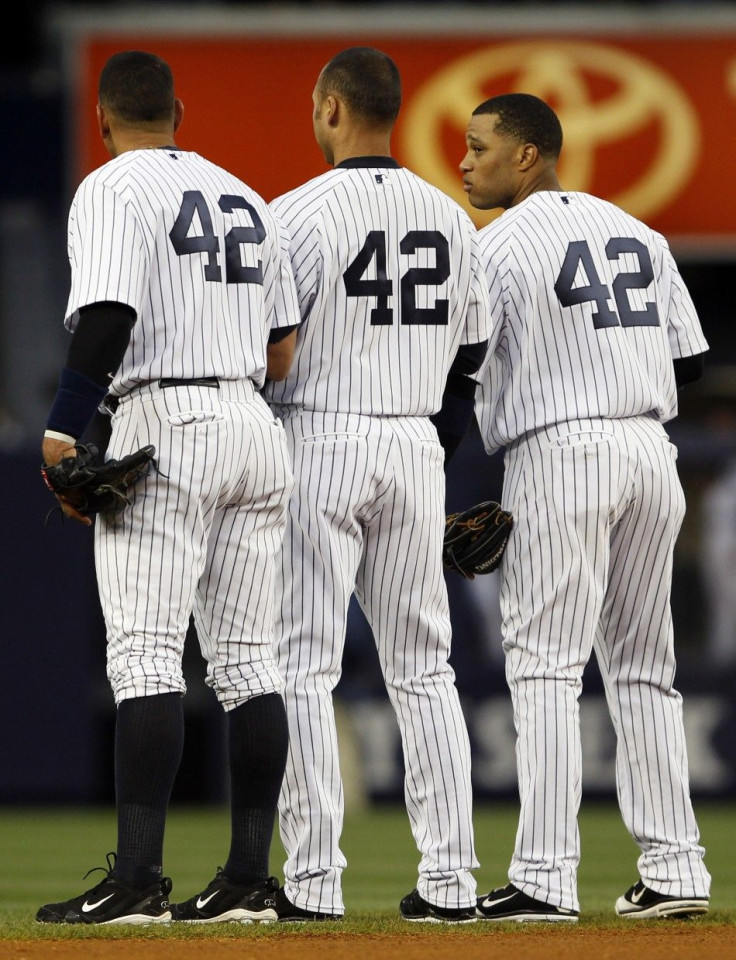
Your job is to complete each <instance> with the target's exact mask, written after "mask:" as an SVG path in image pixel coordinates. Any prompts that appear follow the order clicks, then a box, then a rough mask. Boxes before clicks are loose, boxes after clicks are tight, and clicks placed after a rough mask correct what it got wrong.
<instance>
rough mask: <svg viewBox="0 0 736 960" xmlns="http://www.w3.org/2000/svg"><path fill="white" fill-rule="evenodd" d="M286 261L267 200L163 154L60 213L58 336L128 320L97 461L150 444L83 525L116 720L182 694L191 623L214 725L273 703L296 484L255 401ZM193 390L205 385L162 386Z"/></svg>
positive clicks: (95, 187)
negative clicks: (256, 699) (96, 319)
mask: <svg viewBox="0 0 736 960" xmlns="http://www.w3.org/2000/svg"><path fill="white" fill-rule="evenodd" d="M93 227H94V229H93ZM287 250H288V237H287V236H286V235H285V234H283V233H282V230H281V228H280V227H279V225H278V224H277V223H276V221H275V220H274V218H273V216H272V215H271V213H270V211H269V210H268V207H267V205H266V203H265V201H263V200H262V199H261V198H260V197H259V196H258V195H257V194H256V193H254V192H253V191H252V190H251V189H250V188H249V187H248V186H246V184H244V183H242V182H241V181H240V180H238V179H237V178H236V177H234V176H232V175H231V174H229V173H227V172H226V171H225V170H223V169H221V168H220V167H217V166H215V165H214V164H212V163H210V162H209V161H207V160H205V159H204V158H202V157H201V156H199V155H198V154H196V153H188V152H184V151H181V150H178V149H175V148H171V149H169V148H166V149H155V150H135V151H130V152H126V153H123V154H121V155H120V156H119V157H117V158H116V159H114V160H111V161H110V162H108V163H107V164H105V165H104V166H102V167H100V168H99V169H98V170H96V171H94V172H93V173H91V174H90V175H89V176H88V177H87V178H86V179H85V180H84V181H83V182H82V184H81V185H80V187H79V189H78V191H77V193H76V196H75V198H74V201H73V203H72V207H71V211H70V215H69V259H70V263H71V268H72V280H71V293H70V298H69V303H68V307H67V325H68V326H69V327H70V328H73V327H74V325H75V317H76V316H77V311H78V310H79V308H80V307H83V306H85V305H87V304H91V303H95V302H99V301H117V302H120V303H125V304H129V305H130V306H131V307H133V308H134V309H135V310H136V312H137V315H138V319H137V322H136V323H135V326H134V327H133V332H132V336H131V340H130V344H129V346H128V348H127V351H126V353H125V356H124V358H123V361H122V364H121V366H120V369H119V370H118V372H117V374H116V375H115V377H114V378H113V380H112V383H111V387H110V394H111V396H112V397H114V398H117V409H116V412H115V413H114V416H113V421H112V436H111V440H110V445H109V447H108V455H109V456H112V457H117V456H120V455H123V454H125V453H129V452H131V451H132V450H134V449H136V448H138V447H140V446H141V445H143V444H147V443H152V444H154V445H155V447H156V451H157V457H158V471H153V470H152V471H151V472H150V473H149V475H148V476H147V477H146V479H145V482H143V483H141V484H139V485H138V486H136V488H135V491H134V497H133V503H132V505H131V506H130V507H129V508H126V509H125V511H123V513H122V514H121V515H120V516H119V517H118V520H117V521H112V520H106V519H104V518H102V517H100V518H99V519H98V520H97V522H96V524H95V559H96V566H97V576H98V584H99V591H100V598H101V602H102V609H103V613H104V617H105V623H106V627H107V635H108V677H109V679H110V682H111V685H112V689H113V692H114V695H115V700H116V702H118V703H119V702H120V701H122V700H125V699H127V698H131V697H143V696H152V695H154V694H161V693H171V692H184V689H185V684H184V678H183V676H182V669H181V657H182V651H183V646H184V638H185V635H186V632H187V628H188V626H189V618H190V615H191V614H192V612H193V613H194V618H195V624H196V629H197V635H198V638H199V641H200V645H201V648H202V652H203V655H204V657H205V659H206V661H207V682H208V683H209V684H210V685H211V686H212V687H213V689H214V690H215V692H216V694H217V696H218V698H219V700H220V701H221V703H222V704H223V706H224V707H225V709H226V710H229V709H232V708H233V707H236V706H238V705H239V704H240V703H243V702H244V701H246V700H247V699H249V698H250V697H252V696H255V695H257V694H263V693H270V692H273V691H277V690H280V688H281V680H280V676H279V673H278V669H277V666H276V663H275V659H274V655H273V650H272V642H273V583H274V571H275V564H276V555H277V553H278V552H279V550H280V547H281V542H282V537H283V530H284V524H285V514H286V503H287V500H288V497H289V494H290V492H291V489H292V487H293V476H292V473H291V468H290V464H289V460H288V452H287V449H286V443H285V436H284V432H283V429H282V427H281V426H280V424H279V423H278V422H277V421H276V420H275V418H274V416H273V414H272V412H271V411H270V410H269V408H268V406H267V404H266V403H265V402H264V400H263V399H262V397H261V396H260V395H259V393H258V392H257V389H258V388H259V387H260V386H261V385H262V383H263V380H264V377H265V370H266V344H267V339H268V334H269V330H270V329H271V327H272V326H288V325H292V324H295V323H298V322H299V317H298V309H297V304H296V291H295V288H294V281H293V276H292V274H291V268H290V265H289V263H288V259H287V258H286V257H285V253H286V251H287ZM201 378H217V381H216V382H213V381H210V383H211V385H203V384H193V383H189V384H187V383H185V382H179V383H178V384H172V385H165V384H166V380H170V379H174V380H178V381H187V380H195V379H201ZM162 384H163V385H162Z"/></svg>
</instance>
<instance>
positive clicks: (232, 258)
mask: <svg viewBox="0 0 736 960" xmlns="http://www.w3.org/2000/svg"><path fill="white" fill-rule="evenodd" d="M218 205H219V207H220V210H222V212H223V213H232V212H233V210H247V211H248V213H249V214H250V217H251V220H252V221H253V226H252V227H232V228H231V229H230V230H228V232H227V233H226V234H225V280H226V281H227V283H260V284H262V283H263V263H262V261H261V260H259V261H258V263H257V265H256V266H255V267H246V266H244V265H243V260H242V258H241V251H240V245H241V244H242V243H254V244H256V245H260V244H261V243H263V241H264V239H265V237H266V228H265V227H264V226H263V221H262V220H261V218H260V217H259V216H258V214H257V213H256V211H255V209H254V208H253V206H252V204H250V203H248V201H247V200H246V199H245V198H244V197H236V196H231V195H229V194H223V195H222V196H221V197H220V199H219V201H218ZM195 213H196V214H197V215H198V216H199V223H200V227H201V229H202V232H201V234H195V235H191V234H190V231H191V229H192V223H193V222H194V215H195ZM169 237H170V238H171V243H172V244H173V247H174V250H175V251H176V253H177V256H179V257H188V256H191V255H192V254H194V253H206V254H207V262H206V264H205V267H204V278H205V280H212V281H214V282H219V281H220V280H221V279H222V271H221V270H220V264H219V262H218V259H217V255H218V253H219V252H220V241H219V239H218V238H217V236H216V235H215V231H214V229H213V227H212V216H211V215H210V210H209V207H208V206H207V201H206V200H205V198H204V197H203V196H202V194H201V193H200V192H199V190H186V191H185V193H184V197H183V199H182V202H181V208H180V210H179V216H178V217H177V218H176V222H175V223H174V226H173V227H172V228H171V232H170V233H169Z"/></svg>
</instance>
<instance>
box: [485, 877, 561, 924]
mask: <svg viewBox="0 0 736 960" xmlns="http://www.w3.org/2000/svg"><path fill="white" fill-rule="evenodd" d="M476 914H477V916H478V919H480V920H499V921H500V920H507V921H517V922H526V923H535V922H550V923H560V922H562V923H577V922H578V912H577V910H568V909H566V908H565V907H556V906H554V904H552V903H545V902H544V901H543V900H535V899H534V898H533V897H529V896H527V895H526V894H525V893H522V892H521V890H519V888H518V887H515V886H514V885H513V883H509V884H507V885H506V886H505V887H498V888H496V889H495V890H491V892H490V893H489V894H488V895H487V896H485V897H478V903H477V906H476Z"/></svg>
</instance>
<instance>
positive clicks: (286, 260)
mask: <svg viewBox="0 0 736 960" xmlns="http://www.w3.org/2000/svg"><path fill="white" fill-rule="evenodd" d="M274 222H275V224H276V232H277V236H278V258H277V264H276V270H275V271H274V296H273V311H272V320H271V328H272V329H274V328H275V327H295V326H297V325H298V324H299V322H300V317H299V303H298V300H297V293H296V283H295V282H294V271H293V270H292V268H291V253H290V244H291V238H290V235H289V231H288V229H287V228H286V226H285V224H283V223H282V222H281V221H280V220H279V218H278V217H276V216H275V215H274Z"/></svg>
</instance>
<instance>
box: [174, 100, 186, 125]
mask: <svg viewBox="0 0 736 960" xmlns="http://www.w3.org/2000/svg"><path fill="white" fill-rule="evenodd" d="M183 119H184V104H183V103H182V102H181V100H179V99H178V98H177V99H176V100H174V133H176V131H177V130H178V129H179V127H180V126H181V122H182V120H183Z"/></svg>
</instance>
